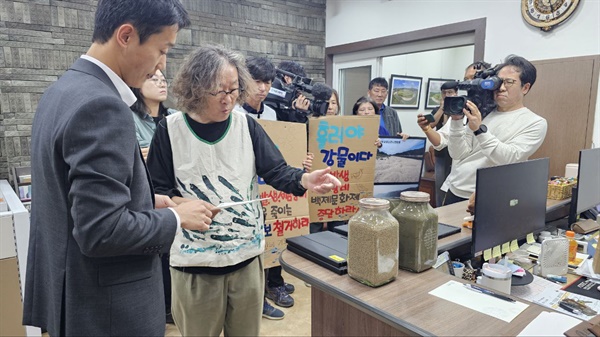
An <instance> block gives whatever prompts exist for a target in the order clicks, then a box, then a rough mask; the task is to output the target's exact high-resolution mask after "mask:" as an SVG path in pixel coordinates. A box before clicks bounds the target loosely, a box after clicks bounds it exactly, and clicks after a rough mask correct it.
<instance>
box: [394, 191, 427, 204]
mask: <svg viewBox="0 0 600 337" xmlns="http://www.w3.org/2000/svg"><path fill="white" fill-rule="evenodd" d="M400 200H404V201H411V202H429V193H426V192H419V191H404V192H402V193H400Z"/></svg>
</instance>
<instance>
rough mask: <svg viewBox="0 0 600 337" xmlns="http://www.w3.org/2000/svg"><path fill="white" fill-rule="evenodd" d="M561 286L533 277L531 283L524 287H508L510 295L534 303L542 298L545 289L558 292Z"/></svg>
mask: <svg viewBox="0 0 600 337" xmlns="http://www.w3.org/2000/svg"><path fill="white" fill-rule="evenodd" d="M562 287H563V286H562V285H560V284H556V283H554V282H551V281H548V280H546V279H545V278H543V277H539V276H536V275H533V281H532V282H531V283H529V284H527V285H524V286H512V287H510V294H511V295H513V296H515V297H518V298H521V299H524V300H526V301H529V302H534V303H535V302H536V301H537V300H539V299H541V298H542V296H543V295H542V294H543V292H544V291H546V290H547V289H552V290H560V288H562Z"/></svg>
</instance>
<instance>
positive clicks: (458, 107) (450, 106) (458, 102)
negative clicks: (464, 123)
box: [444, 96, 467, 116]
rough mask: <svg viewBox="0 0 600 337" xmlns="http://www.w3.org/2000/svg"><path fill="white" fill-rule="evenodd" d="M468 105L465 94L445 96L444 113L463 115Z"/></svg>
mask: <svg viewBox="0 0 600 337" xmlns="http://www.w3.org/2000/svg"><path fill="white" fill-rule="evenodd" d="M466 105H467V98H466V97H465V96H451V97H446V98H444V113H445V114H446V115H450V116H452V115H462V114H463V109H464V107H465V106H466Z"/></svg>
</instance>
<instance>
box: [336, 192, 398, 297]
mask: <svg viewBox="0 0 600 337" xmlns="http://www.w3.org/2000/svg"><path fill="white" fill-rule="evenodd" d="M359 206H360V209H359V210H358V212H356V214H354V215H353V216H352V217H351V218H350V220H349V221H348V255H347V259H348V275H350V277H352V278H353V279H355V280H357V281H359V282H361V283H364V284H366V285H368V286H370V287H378V286H381V285H384V284H386V283H388V282H391V281H393V280H394V279H395V278H396V276H398V221H396V219H394V217H393V216H392V214H391V213H390V211H389V207H390V203H389V201H387V200H383V199H377V198H363V199H360V201H359Z"/></svg>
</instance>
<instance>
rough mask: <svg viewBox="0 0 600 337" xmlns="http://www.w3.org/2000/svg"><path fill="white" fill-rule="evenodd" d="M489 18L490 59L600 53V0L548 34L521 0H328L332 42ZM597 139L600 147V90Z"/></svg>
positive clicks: (583, 4) (589, 0)
mask: <svg viewBox="0 0 600 337" xmlns="http://www.w3.org/2000/svg"><path fill="white" fill-rule="evenodd" d="M483 17H485V18H487V26H486V42H485V61H487V62H490V63H492V64H496V63H499V62H500V61H501V60H502V59H503V58H504V57H506V56H507V55H509V54H517V55H520V56H523V57H525V58H526V59H528V60H544V59H555V58H563V57H575V56H585V55H596V54H600V19H599V18H600V0H582V1H580V4H579V7H578V8H577V10H576V11H575V13H574V14H573V15H572V17H571V18H570V19H568V20H567V21H566V22H565V23H563V24H562V25H560V26H558V27H555V28H554V29H553V30H552V31H550V32H548V33H546V32H542V31H541V30H540V29H538V28H534V27H532V26H530V25H528V24H527V23H526V22H525V21H524V20H523V18H522V17H521V1H520V0H494V1H492V0H488V1H478V0H435V1H432V0H327V19H326V29H325V32H326V39H325V45H326V46H327V47H331V46H336V45H340V44H346V43H352V42H357V41H362V40H368V39H373V38H377V37H382V36H388V35H394V34H400V33H405V32H411V31H415V30H419V29H425V28H430V27H436V26H440V25H445V24H450V23H456V22H461V21H467V20H473V19H477V18H483ZM595 124H596V125H595V127H594V144H595V146H596V147H598V146H600V95H599V97H598V100H597V105H596V117H595Z"/></svg>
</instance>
